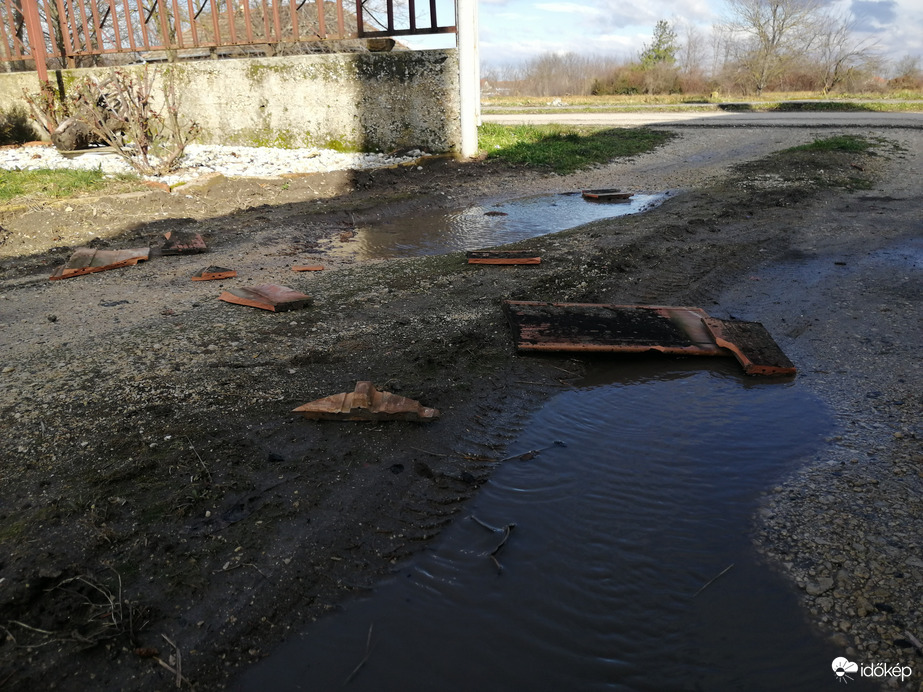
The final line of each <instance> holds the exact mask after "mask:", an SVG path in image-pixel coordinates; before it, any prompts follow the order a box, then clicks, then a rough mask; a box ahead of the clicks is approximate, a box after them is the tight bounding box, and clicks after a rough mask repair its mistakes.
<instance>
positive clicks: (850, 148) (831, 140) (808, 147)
mask: <svg viewBox="0 0 923 692" xmlns="http://www.w3.org/2000/svg"><path fill="white" fill-rule="evenodd" d="M874 146H876V144H875V143H874V142H872V141H870V140H868V139H866V138H865V137H859V136H857V135H837V136H836V137H827V138H825V139H815V140H814V141H813V142H811V143H810V144H802V145H801V146H798V147H792V148H791V149H790V150H789V151H824V152H829V151H841V152H847V153H854V154H860V153H865V152H867V151H868V150H869V149H871V148H872V147H874Z"/></svg>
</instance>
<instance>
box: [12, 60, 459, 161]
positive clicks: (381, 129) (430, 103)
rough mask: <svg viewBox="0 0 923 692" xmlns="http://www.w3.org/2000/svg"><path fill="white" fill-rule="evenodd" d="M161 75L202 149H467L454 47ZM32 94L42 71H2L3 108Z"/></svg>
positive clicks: (80, 73)
mask: <svg viewBox="0 0 923 692" xmlns="http://www.w3.org/2000/svg"><path fill="white" fill-rule="evenodd" d="M129 69H143V68H142V67H140V66H131V67H130V68H129ZM159 69H171V70H173V71H175V74H176V77H177V85H178V91H179V96H180V114H181V116H185V117H187V118H192V119H194V120H195V121H196V122H198V123H199V125H200V126H201V127H202V134H201V136H200V137H199V140H198V141H199V142H202V143H208V144H240V145H249V146H287V147H294V146H320V147H332V148H336V149H346V150H363V151H389V150H393V149H399V148H404V147H421V148H423V149H426V150H428V151H432V152H446V151H457V150H458V146H459V140H460V136H461V131H460V124H459V103H458V58H457V53H456V51H455V50H454V49H446V50H429V51H394V52H390V53H336V54H323V55H299V56H287V57H274V58H241V59H229V60H203V61H196V62H182V63H174V64H172V65H170V66H166V65H161V66H159ZM106 72H107V70H105V69H102V70H100V69H80V70H65V71H64V72H63V74H62V78H63V82H64V84H65V88H67V86H69V85H71V84H73V83H74V82H75V81H76V80H78V79H80V78H81V77H84V76H87V75H90V74H99V73H106ZM49 78H50V79H51V80H54V73H50V74H49ZM24 89H25V90H28V91H31V92H34V91H36V90H37V81H36V76H35V73H34V72H26V73H6V74H0V108H9V107H10V106H11V105H13V104H14V103H16V102H22V93H23V90H24Z"/></svg>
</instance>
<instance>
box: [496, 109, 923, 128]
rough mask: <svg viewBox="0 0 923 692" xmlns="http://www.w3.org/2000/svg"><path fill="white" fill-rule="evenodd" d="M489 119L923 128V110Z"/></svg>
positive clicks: (503, 118) (499, 119)
mask: <svg viewBox="0 0 923 692" xmlns="http://www.w3.org/2000/svg"><path fill="white" fill-rule="evenodd" d="M481 120H482V121H483V122H485V123H500V124H503V125H522V124H529V125H540V124H550V123H557V124H561V125H603V126H605V125H608V126H611V127H642V126H644V125H657V126H660V127H862V128H882V129H886V128H911V129H923V113H882V112H878V111H868V112H862V111H850V112H828V111H824V112H820V111H807V112H801V113H798V112H795V113H792V112H779V113H777V112H768V113H767V112H753V113H739V112H735V113H725V112H722V111H714V112H707V113H703V112H674V113H662V112H661V113H656V112H655V113H643V112H642V113H637V112H632V113H604V112H603V113H600V112H591V113H573V112H562V113H509V114H507V113H489V114H488V113H485V114H483V115H482V116H481Z"/></svg>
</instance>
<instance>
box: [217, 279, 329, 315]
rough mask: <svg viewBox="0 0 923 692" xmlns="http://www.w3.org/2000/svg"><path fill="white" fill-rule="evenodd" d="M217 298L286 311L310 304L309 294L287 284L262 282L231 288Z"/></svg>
mask: <svg viewBox="0 0 923 692" xmlns="http://www.w3.org/2000/svg"><path fill="white" fill-rule="evenodd" d="M218 299H219V300H223V301H225V302H227V303H235V304H237V305H248V306H250V307H252V308H260V309H261V310H272V311H273V312H286V311H288V310H300V309H301V308H304V307H307V306H308V305H310V304H311V302H312V300H311V297H310V296H307V295H305V294H304V293H299V292H298V291H295V290H293V289H291V288H288V287H287V286H278V285H276V284H263V285H262V286H251V287H246V288H231V289H228V290H227V291H225V292H224V293H222V294H221V295H220V296H218Z"/></svg>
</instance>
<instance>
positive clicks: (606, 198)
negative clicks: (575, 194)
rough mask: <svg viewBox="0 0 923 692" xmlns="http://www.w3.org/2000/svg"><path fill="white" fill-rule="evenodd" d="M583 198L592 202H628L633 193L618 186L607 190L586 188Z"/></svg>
mask: <svg viewBox="0 0 923 692" xmlns="http://www.w3.org/2000/svg"><path fill="white" fill-rule="evenodd" d="M582 194H583V198H584V199H586V200H590V201H591V202H627V201H628V200H630V199H631V195H632V193H630V192H622V191H621V190H619V189H618V188H611V189H606V190H584V191H583V193H582Z"/></svg>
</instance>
